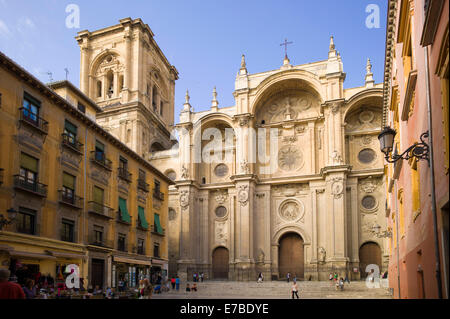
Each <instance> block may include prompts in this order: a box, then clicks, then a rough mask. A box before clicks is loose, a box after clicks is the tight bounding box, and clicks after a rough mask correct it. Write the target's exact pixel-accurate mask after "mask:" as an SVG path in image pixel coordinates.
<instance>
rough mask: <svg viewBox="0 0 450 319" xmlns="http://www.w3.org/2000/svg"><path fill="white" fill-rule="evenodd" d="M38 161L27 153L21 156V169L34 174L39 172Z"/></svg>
mask: <svg viewBox="0 0 450 319" xmlns="http://www.w3.org/2000/svg"><path fill="white" fill-rule="evenodd" d="M38 163H39V161H38V159H36V158H34V157H31V156H29V155H27V154H25V153H21V154H20V167H21V168H24V169H26V170H28V171H31V172H33V173H37V172H38Z"/></svg>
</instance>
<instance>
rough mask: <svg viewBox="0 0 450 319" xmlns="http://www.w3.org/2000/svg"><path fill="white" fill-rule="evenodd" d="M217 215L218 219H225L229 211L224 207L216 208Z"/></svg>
mask: <svg viewBox="0 0 450 319" xmlns="http://www.w3.org/2000/svg"><path fill="white" fill-rule="evenodd" d="M215 213H216V216H217V217H218V218H224V217H225V216H226V215H227V209H226V208H225V207H224V206H219V207H217V208H216V211H215Z"/></svg>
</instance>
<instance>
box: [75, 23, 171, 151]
mask: <svg viewBox="0 0 450 319" xmlns="http://www.w3.org/2000/svg"><path fill="white" fill-rule="evenodd" d="M119 22H120V23H119V24H117V25H114V26H110V27H107V28H104V29H100V30H96V31H87V30H85V31H81V32H79V33H78V35H77V37H76V40H77V41H78V44H79V46H80V51H81V63H80V89H81V91H82V92H83V93H85V94H86V95H87V96H89V97H90V98H91V99H92V100H93V101H95V102H96V103H97V104H98V106H99V107H100V108H101V109H102V111H101V112H100V113H98V114H97V123H98V124H99V125H101V126H102V127H103V128H104V129H106V130H107V131H109V132H110V133H111V134H113V135H114V136H116V137H117V138H118V139H120V140H121V141H122V142H123V143H124V144H126V145H127V146H129V147H130V148H131V149H133V150H134V151H135V152H137V153H138V154H139V155H141V156H143V157H144V158H145V159H149V158H150V156H151V153H152V152H154V151H160V150H164V149H168V148H170V147H171V146H172V143H173V141H171V140H170V130H171V127H172V126H173V123H174V96H175V81H176V80H177V79H178V71H177V69H176V68H175V67H174V66H173V65H171V64H170V63H169V61H168V60H167V58H166V57H165V56H164V54H163V52H162V51H161V49H160V48H159V46H158V44H157V43H156V41H155V39H154V34H153V32H152V30H151V29H150V27H149V26H148V25H147V24H144V23H143V22H142V20H141V19H131V18H125V19H122V20H120V21H119Z"/></svg>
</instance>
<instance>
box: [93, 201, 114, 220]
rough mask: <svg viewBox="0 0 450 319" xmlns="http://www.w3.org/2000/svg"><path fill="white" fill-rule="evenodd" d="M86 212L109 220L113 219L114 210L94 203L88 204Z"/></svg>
mask: <svg viewBox="0 0 450 319" xmlns="http://www.w3.org/2000/svg"><path fill="white" fill-rule="evenodd" d="M88 212H90V213H93V214H97V215H100V216H103V217H106V218H110V219H112V218H114V217H113V213H114V210H113V209H112V208H110V207H108V206H105V205H103V204H101V203H97V202H94V201H91V202H88Z"/></svg>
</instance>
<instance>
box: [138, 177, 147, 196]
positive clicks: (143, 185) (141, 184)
mask: <svg viewBox="0 0 450 319" xmlns="http://www.w3.org/2000/svg"><path fill="white" fill-rule="evenodd" d="M137 182H138V188H139V189H141V190H143V191H144V192H147V193H148V188H149V185H148V184H147V183H146V182H145V180H144V179H140V178H139V179H138V180H137Z"/></svg>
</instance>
